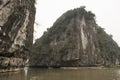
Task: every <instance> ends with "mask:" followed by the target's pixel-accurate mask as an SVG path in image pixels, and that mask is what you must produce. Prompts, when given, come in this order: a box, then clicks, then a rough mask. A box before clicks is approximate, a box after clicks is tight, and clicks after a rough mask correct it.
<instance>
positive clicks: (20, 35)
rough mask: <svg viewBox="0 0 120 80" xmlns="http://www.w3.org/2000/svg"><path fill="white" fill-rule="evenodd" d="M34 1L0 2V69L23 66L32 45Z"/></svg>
mask: <svg viewBox="0 0 120 80" xmlns="http://www.w3.org/2000/svg"><path fill="white" fill-rule="evenodd" d="M34 4H35V0H0V69H6V70H9V69H11V68H12V69H14V68H16V67H22V66H24V65H25V63H26V60H27V57H28V55H29V54H30V52H31V48H32V43H33V30H34V29H33V25H34V19H35V6H34Z"/></svg>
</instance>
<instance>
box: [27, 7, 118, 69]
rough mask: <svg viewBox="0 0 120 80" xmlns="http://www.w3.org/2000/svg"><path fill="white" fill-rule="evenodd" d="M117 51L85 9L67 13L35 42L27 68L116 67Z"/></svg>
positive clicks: (114, 43) (114, 44)
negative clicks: (114, 65) (29, 66)
mask: <svg viewBox="0 0 120 80" xmlns="http://www.w3.org/2000/svg"><path fill="white" fill-rule="evenodd" d="M118 56H119V47H118V45H117V43H116V42H115V41H114V40H113V39H112V37H110V35H108V34H107V33H106V32H105V31H104V30H103V29H102V28H101V27H99V26H98V25H97V24H96V21H95V15H94V14H93V13H92V12H91V11H86V10H85V7H84V6H83V7H80V8H77V9H74V10H69V11H67V12H66V13H64V14H63V15H62V16H61V17H60V18H58V19H57V20H56V22H55V23H54V24H53V26H52V27H51V28H49V29H47V31H46V32H44V34H43V36H42V37H41V38H39V39H37V40H36V42H35V44H34V53H33V55H32V56H31V59H30V63H29V64H30V65H31V66H40V67H49V66H51V67H59V66H63V67H79V66H99V65H113V64H119V58H118Z"/></svg>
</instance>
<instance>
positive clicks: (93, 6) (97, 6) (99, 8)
mask: <svg viewBox="0 0 120 80" xmlns="http://www.w3.org/2000/svg"><path fill="white" fill-rule="evenodd" d="M83 5H84V6H86V9H87V10H90V11H92V12H93V13H95V15H96V22H97V24H98V25H99V26H101V27H103V28H105V31H106V32H107V33H108V34H112V35H113V39H114V40H115V41H116V42H117V43H118V44H119V45H120V31H119V30H120V0H37V4H36V9H37V12H36V23H38V24H39V25H35V35H34V39H37V38H39V37H41V36H42V34H43V32H44V31H46V29H47V28H49V27H51V26H52V25H53V23H54V22H55V21H56V19H57V18H58V17H60V16H61V15H62V14H63V13H65V12H66V11H68V10H70V9H74V8H78V7H80V6H83Z"/></svg>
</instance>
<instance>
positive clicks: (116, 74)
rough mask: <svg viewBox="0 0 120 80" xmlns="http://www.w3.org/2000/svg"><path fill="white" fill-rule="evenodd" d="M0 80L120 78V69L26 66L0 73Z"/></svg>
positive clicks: (103, 79) (106, 79) (95, 79)
mask: <svg viewBox="0 0 120 80" xmlns="http://www.w3.org/2000/svg"><path fill="white" fill-rule="evenodd" d="M0 80H120V69H109V68H108V69H95V68H93V69H92V68H91V69H88V68H68V69H41V68H29V69H28V68H25V70H24V71H18V72H8V73H0Z"/></svg>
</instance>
